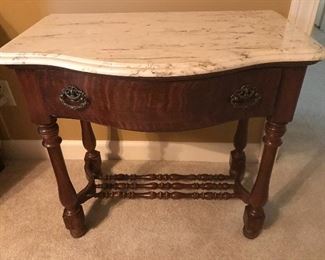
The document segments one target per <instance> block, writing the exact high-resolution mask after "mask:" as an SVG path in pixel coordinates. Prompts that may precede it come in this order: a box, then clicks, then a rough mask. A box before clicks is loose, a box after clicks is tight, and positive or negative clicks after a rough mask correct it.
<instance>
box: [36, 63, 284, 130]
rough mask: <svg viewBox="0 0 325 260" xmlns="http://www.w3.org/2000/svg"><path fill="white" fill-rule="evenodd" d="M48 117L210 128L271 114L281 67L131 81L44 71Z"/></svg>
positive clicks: (135, 126) (139, 125)
mask: <svg viewBox="0 0 325 260" xmlns="http://www.w3.org/2000/svg"><path fill="white" fill-rule="evenodd" d="M38 73H41V75H38V77H39V78H40V84H39V85H40V91H41V95H42V98H43V100H45V106H46V110H47V112H48V113H49V114H50V115H54V116H57V117H64V118H76V119H83V120H88V121H91V122H95V123H99V124H108V125H112V126H114V127H117V128H122V129H128V130H136V131H173V130H186V129H196V128H202V127H208V126H212V125H215V124H218V123H222V122H226V121H229V120H236V119H240V118H244V117H257V116H267V115H270V114H271V113H272V111H273V107H274V102H275V98H276V94H277V89H278V86H279V82H280V78H281V69H275V68H265V69H252V70H246V71H239V72H232V73H224V74H222V75H220V74H217V75H214V76H212V75H209V76H206V77H200V78H198V77H196V78H195V77H192V78H189V77H186V78H174V79H164V78H157V79H153V78H128V77H113V76H105V75H96V74H90V73H82V72H76V71H71V70H65V69H44V70H40V71H39V72H38Z"/></svg>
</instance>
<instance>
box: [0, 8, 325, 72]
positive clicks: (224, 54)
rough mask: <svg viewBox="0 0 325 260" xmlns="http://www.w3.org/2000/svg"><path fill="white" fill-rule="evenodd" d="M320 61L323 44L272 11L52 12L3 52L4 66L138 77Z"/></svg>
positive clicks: (0, 58)
mask: <svg viewBox="0 0 325 260" xmlns="http://www.w3.org/2000/svg"><path fill="white" fill-rule="evenodd" d="M322 59H325V50H324V48H323V47H322V46H321V45H319V44H318V43H317V42H315V41H314V40H312V39H311V38H310V37H309V36H307V35H305V34H304V33H302V32H300V31H299V30H298V29H296V28H295V26H294V25H292V24H290V23H289V22H288V21H287V20H286V19H285V18H284V17H282V16H281V15H280V14H277V13H276V12H273V11H222V12H171V13H166V12H165V13H106V14H52V15H49V16H47V17H45V18H43V19H42V20H41V21H39V22H38V23H36V24H35V25H34V26H32V27H31V28H29V29H28V30H26V31H25V32H24V33H22V34H20V35H19V36H18V37H16V38H15V39H13V40H12V41H11V42H9V43H8V44H6V45H5V46H3V47H2V48H1V49H0V64H7V65H18V64H27V65H51V66H57V67H63V68H68V69H72V70H77V71H84V72H91V73H97V74H106V75H117V76H134V77H172V76H187V75H196V74H206V73H213V72H218V71H224V70H230V69H235V68H239V67H246V66H251V65H257V64H265V63H274V62H296V61H318V60H322Z"/></svg>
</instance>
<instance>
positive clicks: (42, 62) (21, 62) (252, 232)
mask: <svg viewBox="0 0 325 260" xmlns="http://www.w3.org/2000/svg"><path fill="white" fill-rule="evenodd" d="M324 58H325V52H324V49H323V48H322V47H321V46H320V45H319V44H317V43H316V42H314V41H313V40H312V39H310V38H309V37H308V36H306V35H304V34H303V33H301V32H299V30H297V29H296V28H295V27H294V26H293V25H291V24H289V23H288V22H287V21H286V19H284V18H283V17H282V16H280V15H279V14H277V13H275V12H272V11H245V12H188V13H132V14H118V13H115V14H54V15H50V16H48V17H46V18H44V19H43V20H41V21H40V22H39V23H37V24H36V25H34V26H32V27H31V28H30V29H28V30H27V31H25V32H24V33H22V34H21V35H19V36H18V37H17V38H15V39H14V40H12V41H11V42H9V43H8V44H7V45H5V46H4V47H2V48H1V49H0V64H5V65H10V66H11V67H12V68H14V69H15V70H16V73H17V75H18V77H19V79H20V81H21V83H22V90H23V92H24V94H25V96H26V99H27V102H28V106H29V110H30V115H31V119H32V121H33V122H34V123H35V124H38V125H39V128H38V129H39V133H40V135H41V136H42V138H43V145H44V146H45V147H46V148H47V150H48V153H49V156H50V159H51V163H52V166H53V170H54V173H55V176H56V180H57V184H58V190H59V198H60V201H61V203H62V205H63V206H64V208H65V209H64V213H63V219H64V223H65V226H66V228H67V229H69V230H70V232H71V235H72V236H73V237H80V236H82V235H84V234H85V232H86V230H87V229H86V227H85V222H84V212H83V209H82V206H81V204H82V203H84V202H85V201H87V200H88V199H90V198H92V197H99V198H129V199H134V198H147V199H154V198H158V199H181V198H192V199H209V200H210V199H230V198H240V199H241V200H243V201H244V202H245V203H246V204H247V206H246V208H245V212H244V228H243V231H244V235H245V236H246V237H248V238H255V237H257V236H258V234H259V233H260V231H261V230H262V227H263V222H264V218H265V214H264V211H263V206H264V205H265V203H266V201H267V197H268V189H269V182H270V176H271V172H272V166H273V163H274V158H275V155H276V151H277V148H278V147H279V146H280V145H281V137H282V136H283V134H284V132H285V129H286V124H287V123H288V122H290V121H291V120H292V119H293V115H294V111H295V107H296V104H297V100H298V96H299V92H300V88H301V86H302V83H303V79H304V74H305V71H306V67H307V65H309V64H312V63H315V62H317V61H319V60H322V59H324ZM251 117H266V118H267V122H266V125H265V136H264V138H263V140H264V150H263V154H262V158H261V161H260V167H259V171H258V175H257V178H256V181H255V184H254V186H253V188H252V189H251V190H250V191H249V190H247V189H245V188H244V187H243V186H242V179H243V176H244V173H245V153H244V148H245V146H246V135H247V125H248V119H249V118H251ZM56 118H72V119H78V120H80V122H81V128H82V140H83V144H84V147H85V149H86V150H87V152H86V155H85V172H86V176H87V179H88V184H87V185H86V186H85V188H84V189H83V190H81V191H80V192H78V193H77V192H76V191H75V189H74V187H73V185H72V183H71V181H70V178H69V175H68V172H67V169H66V166H65V162H64V158H63V155H62V152H61V149H60V143H61V138H60V137H59V135H58V132H59V128H58V125H57V124H56ZM230 120H238V127H237V131H236V134H235V137H234V146H235V149H234V150H233V151H232V152H231V155H230V157H231V160H230V173H229V174H227V175H223V174H198V175H179V174H157V175H155V174H151V175H127V174H116V175H109V174H104V173H102V171H101V158H100V154H99V152H98V151H96V150H95V146H96V139H95V137H94V134H93V131H92V128H91V124H90V123H91V122H95V123H99V124H104V125H111V126H113V127H117V128H122V129H128V130H135V131H151V132H154V131H181V130H188V129H196V128H202V127H208V126H213V125H216V124H219V123H223V122H226V121H230ZM166 190H169V191H166ZM180 190H183V191H180ZM184 190H187V192H185V191H184ZM189 190H192V191H194V192H190V191H189ZM220 190H221V191H220Z"/></svg>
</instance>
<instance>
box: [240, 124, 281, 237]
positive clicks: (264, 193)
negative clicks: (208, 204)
mask: <svg viewBox="0 0 325 260" xmlns="http://www.w3.org/2000/svg"><path fill="white" fill-rule="evenodd" d="M285 131H286V123H276V122H272V121H270V120H268V121H267V123H266V125H265V136H264V137H263V141H264V150H263V155H262V159H261V163H260V167H259V171H258V175H257V178H256V181H255V184H254V186H253V189H252V191H251V194H250V197H249V204H248V205H247V206H246V208H245V213H244V228H243V233H244V235H245V236H246V237H247V238H255V237H257V236H258V235H259V234H260V232H261V231H262V228H263V224H264V219H265V214H264V210H263V206H264V205H265V203H266V202H267V199H268V194H269V184H270V178H271V173H272V168H273V163H274V160H275V156H276V152H277V149H278V147H279V146H280V145H281V144H282V141H281V137H282V136H283V135H284V133H285Z"/></svg>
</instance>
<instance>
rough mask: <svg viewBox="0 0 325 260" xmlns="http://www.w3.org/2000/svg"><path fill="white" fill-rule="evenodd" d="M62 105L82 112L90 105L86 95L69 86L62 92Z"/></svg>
mask: <svg viewBox="0 0 325 260" xmlns="http://www.w3.org/2000/svg"><path fill="white" fill-rule="evenodd" d="M60 101H61V103H62V104H63V105H64V106H66V107H68V108H71V109H73V110H81V109H84V108H86V107H87V105H88V104H89V102H88V99H87V96H86V93H85V92H83V91H82V90H80V89H78V88H77V87H75V86H67V87H65V88H64V89H62V90H61V94H60Z"/></svg>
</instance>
